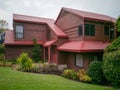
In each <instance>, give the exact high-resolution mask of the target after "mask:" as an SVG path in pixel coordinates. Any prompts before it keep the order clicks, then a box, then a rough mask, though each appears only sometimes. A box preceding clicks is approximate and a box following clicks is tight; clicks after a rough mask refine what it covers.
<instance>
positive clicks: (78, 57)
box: [75, 54, 83, 67]
mask: <svg viewBox="0 0 120 90" xmlns="http://www.w3.org/2000/svg"><path fill="white" fill-rule="evenodd" d="M75 64H76V66H79V67H83V56H82V55H81V54H76V62H75Z"/></svg>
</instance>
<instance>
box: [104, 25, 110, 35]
mask: <svg viewBox="0 0 120 90" xmlns="http://www.w3.org/2000/svg"><path fill="white" fill-rule="evenodd" d="M104 35H109V26H105V27H104Z"/></svg>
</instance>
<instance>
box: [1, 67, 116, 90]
mask: <svg viewBox="0 0 120 90" xmlns="http://www.w3.org/2000/svg"><path fill="white" fill-rule="evenodd" d="M0 90H116V89H114V88H111V87H106V86H98V85H91V84H86V83H81V82H75V81H72V80H68V79H65V78H63V77H60V76H56V75H49V74H32V73H25V72H19V71H15V70H12V69H11V68H8V67H0Z"/></svg>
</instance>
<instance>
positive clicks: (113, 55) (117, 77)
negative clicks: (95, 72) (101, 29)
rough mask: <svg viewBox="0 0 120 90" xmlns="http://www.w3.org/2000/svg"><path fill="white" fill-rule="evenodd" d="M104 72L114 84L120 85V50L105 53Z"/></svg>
mask: <svg viewBox="0 0 120 90" xmlns="http://www.w3.org/2000/svg"><path fill="white" fill-rule="evenodd" d="M103 72H104V75H105V77H106V79H107V80H108V81H109V82H110V83H111V84H112V85H113V86H118V87H120V50H117V51H113V52H109V53H107V52H106V53H104V56H103Z"/></svg>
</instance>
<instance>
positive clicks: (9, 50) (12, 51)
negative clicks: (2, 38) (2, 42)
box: [5, 45, 33, 59]
mask: <svg viewBox="0 0 120 90" xmlns="http://www.w3.org/2000/svg"><path fill="white" fill-rule="evenodd" d="M32 47H33V46H18V45H17V46H13V45H12V46H6V47H5V58H6V59H15V58H17V57H18V56H19V55H20V54H21V53H23V52H27V53H29V52H30V50H31V49H32Z"/></svg>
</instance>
